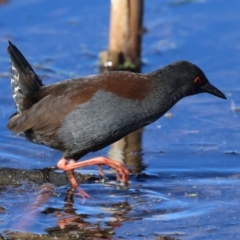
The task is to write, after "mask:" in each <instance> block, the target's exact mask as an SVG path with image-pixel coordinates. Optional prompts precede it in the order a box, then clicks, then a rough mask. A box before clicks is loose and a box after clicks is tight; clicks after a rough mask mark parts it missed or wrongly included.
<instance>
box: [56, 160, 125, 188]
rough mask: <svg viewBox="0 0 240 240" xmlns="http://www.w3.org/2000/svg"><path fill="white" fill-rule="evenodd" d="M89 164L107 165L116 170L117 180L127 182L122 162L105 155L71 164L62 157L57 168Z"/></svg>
mask: <svg viewBox="0 0 240 240" xmlns="http://www.w3.org/2000/svg"><path fill="white" fill-rule="evenodd" d="M91 165H107V166H109V167H111V168H113V169H115V170H116V174H117V181H120V180H122V181H123V182H124V183H126V184H127V183H128V177H129V171H128V169H127V168H125V167H124V166H123V164H122V163H120V162H117V161H114V160H111V159H108V158H105V157H96V158H92V159H89V160H85V161H83V162H78V163H71V164H68V163H67V159H65V158H62V159H60V160H59V162H58V163H57V166H58V168H59V169H62V170H65V171H68V170H73V169H76V168H81V167H85V166H91Z"/></svg>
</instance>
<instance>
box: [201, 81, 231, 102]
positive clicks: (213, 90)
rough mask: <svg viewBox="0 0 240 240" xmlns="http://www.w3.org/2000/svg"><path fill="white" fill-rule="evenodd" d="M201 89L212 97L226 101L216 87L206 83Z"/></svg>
mask: <svg viewBox="0 0 240 240" xmlns="http://www.w3.org/2000/svg"><path fill="white" fill-rule="evenodd" d="M202 89H203V91H204V92H207V93H210V94H212V95H214V96H217V97H220V98H223V99H227V98H226V96H225V95H224V94H223V93H222V92H221V91H220V90H218V89H217V88H216V87H214V86H213V85H212V84H211V83H207V84H206V85H204V87H203V88H202Z"/></svg>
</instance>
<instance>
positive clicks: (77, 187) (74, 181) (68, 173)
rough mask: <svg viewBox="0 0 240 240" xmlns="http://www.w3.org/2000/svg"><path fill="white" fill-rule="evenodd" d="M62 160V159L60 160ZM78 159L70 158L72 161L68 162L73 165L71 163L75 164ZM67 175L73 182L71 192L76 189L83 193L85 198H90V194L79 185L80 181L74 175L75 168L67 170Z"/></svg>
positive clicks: (82, 195)
mask: <svg viewBox="0 0 240 240" xmlns="http://www.w3.org/2000/svg"><path fill="white" fill-rule="evenodd" d="M60 161H61V160H60ZM75 163H76V161H75V160H73V159H72V160H70V162H69V163H68V165H71V164H75ZM67 176H68V180H69V181H70V183H71V192H74V191H75V190H76V189H77V190H78V193H79V194H80V195H81V197H82V198H83V199H86V198H89V197H90V196H89V195H88V194H87V193H86V192H85V191H84V190H83V189H81V188H80V187H79V186H78V182H77V180H76V178H75V176H74V171H73V170H69V171H67Z"/></svg>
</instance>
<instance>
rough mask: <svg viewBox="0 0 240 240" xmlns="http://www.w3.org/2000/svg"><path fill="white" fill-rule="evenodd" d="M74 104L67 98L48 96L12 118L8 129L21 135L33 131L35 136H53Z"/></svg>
mask: <svg viewBox="0 0 240 240" xmlns="http://www.w3.org/2000/svg"><path fill="white" fill-rule="evenodd" d="M73 107H75V106H74V104H73V103H72V101H71V100H70V99H69V98H67V97H66V96H65V97H64V96H58V97H54V96H51V95H49V96H46V97H45V98H43V99H42V100H41V101H39V102H38V103H36V104H34V105H33V106H32V107H31V108H30V109H28V110H27V111H25V112H23V113H22V114H17V115H15V116H13V117H12V118H10V120H9V122H8V128H9V129H10V130H11V131H13V132H15V133H20V132H24V131H27V130H29V129H32V130H33V131H34V132H35V134H40V135H46V136H48V135H52V134H54V133H55V132H56V131H57V129H58V128H60V127H61V123H62V120H63V118H64V117H65V116H66V115H67V114H68V112H69V111H71V110H70V109H73Z"/></svg>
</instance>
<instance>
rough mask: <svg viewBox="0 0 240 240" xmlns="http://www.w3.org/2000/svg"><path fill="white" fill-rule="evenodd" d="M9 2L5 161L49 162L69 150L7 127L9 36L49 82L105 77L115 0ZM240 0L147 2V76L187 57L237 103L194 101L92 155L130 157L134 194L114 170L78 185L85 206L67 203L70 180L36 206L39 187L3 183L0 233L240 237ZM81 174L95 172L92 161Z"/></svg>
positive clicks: (3, 70)
mask: <svg viewBox="0 0 240 240" xmlns="http://www.w3.org/2000/svg"><path fill="white" fill-rule="evenodd" d="M1 2H6V4H3V5H1V6H0V16H1V17H0V29H1V34H0V89H1V95H0V131H1V136H0V142H1V145H0V150H1V156H0V164H1V168H3V167H11V168H21V169H39V168H45V167H49V166H52V165H55V164H56V162H57V160H58V159H59V158H60V157H61V154H60V153H58V152H56V151H53V150H50V149H49V148H46V147H44V146H38V145H34V144H32V143H29V142H27V141H26V140H24V139H22V138H21V137H20V136H14V135H13V134H12V133H10V132H9V131H8V130H7V129H6V122H7V120H8V117H9V116H10V115H11V114H12V113H13V111H14V106H13V100H12V96H11V88H10V83H9V73H8V69H9V59H8V56H7V54H6V47H7V40H11V41H13V42H14V43H16V45H17V46H19V47H20V49H22V50H23V52H24V54H25V55H26V56H27V57H28V59H29V61H30V62H31V63H32V64H33V67H34V68H35V69H36V71H37V73H38V74H39V75H41V76H42V78H43V82H44V83H46V84H49V83H51V82H55V81H59V80H62V79H66V78H71V77H73V76H83V75H87V74H93V73H97V72H98V70H97V68H96V65H97V64H96V62H97V59H98V52H99V51H100V50H102V48H104V46H106V45H107V41H108V18H109V1H108V0H105V1H101V3H100V1H97V0H94V1H89V2H87V3H85V2H80V1H76V0H75V1H72V2H71V5H70V4H69V3H68V2H67V1H66V0H62V1H58V2H57V3H55V4H54V5H53V4H52V3H50V2H49V1H45V0H44V1H27V0H24V1H17V0H15V1H9V2H7V1H1ZM239 4H240V3H239V2H238V1H237V0H233V1H232V2H231V4H230V3H228V2H227V1H224V0H220V2H219V3H218V5H217V6H216V3H214V1H169V0H165V1H161V5H160V3H159V1H157V0H152V1H151V3H150V2H148V1H146V2H145V26H146V28H147V34H146V36H144V42H143V64H144V65H143V72H149V71H152V70H156V69H157V68H159V67H160V66H162V65H165V64H168V63H169V62H172V61H174V60H178V59H187V60H190V61H193V62H195V63H196V64H197V65H200V66H201V68H202V69H204V71H205V72H206V75H207V76H208V78H209V79H210V80H211V82H212V83H213V84H214V85H216V86H217V87H218V88H219V89H221V90H222V91H223V92H224V93H226V94H227V96H228V99H230V101H221V100H219V99H217V98H214V97H212V96H208V95H205V94H202V95H199V96H193V97H190V98H186V99H184V100H182V101H181V102H180V103H178V104H177V106H175V107H174V108H173V109H171V110H170V114H168V115H166V116H165V117H162V118H161V119H160V120H158V121H156V122H154V123H152V124H151V125H150V126H148V127H146V128H145V129H144V131H139V132H136V133H135V136H134V137H133V138H131V137H129V139H128V141H125V142H124V141H123V142H118V143H116V144H114V145H113V146H112V147H111V148H106V149H103V150H100V151H99V152H98V153H91V154H88V155H87V156H86V158H88V157H93V156H96V155H109V156H114V158H116V159H118V160H121V161H123V162H125V164H126V165H128V167H129V168H130V169H131V172H132V175H131V177H130V186H129V188H128V189H124V188H122V187H119V186H118V185H116V183H115V179H114V173H113V172H112V171H111V170H109V169H106V171H105V172H106V175H107V177H108V178H109V179H108V180H107V181H106V182H102V181H99V180H96V179H95V180H94V181H88V182H87V183H84V184H82V185H81V187H82V188H83V189H84V190H85V191H87V192H88V194H89V195H90V196H91V198H89V199H87V200H86V201H85V202H84V203H83V201H82V199H81V197H80V196H78V195H74V196H70V197H69V196H67V199H68V201H65V200H66V194H67V190H68V186H61V187H58V188H57V189H56V191H54V192H53V194H52V195H51V196H50V197H49V198H48V200H47V201H46V202H45V203H44V204H42V205H40V206H39V207H38V208H37V210H34V211H33V210H31V209H30V210H29V208H28V205H29V203H30V202H31V199H33V198H34V197H36V191H37V189H38V187H39V186H38V185H37V184H33V183H29V182H26V181H25V182H22V183H21V184H19V185H11V186H6V185H2V186H0V234H1V235H2V236H4V237H6V238H9V239H27V238H35V239H37V238H40V237H41V239H45V238H46V239H56V238H59V239H61V238H66V236H67V237H68V239H76V238H80V239H214V238H216V239H237V238H239V222H240V218H239V216H240V214H239V213H240V210H239V209H240V208H239V197H240V190H239V189H240V188H239V184H240V182H239V173H240V162H239V152H240V148H239V138H240V136H239V129H240V126H239V125H240V124H239V123H240V115H239V112H238V111H237V109H238V106H239V105H240V97H239V96H240V95H239V89H240V88H239V71H238V64H236V63H238V62H240V59H239V53H238V51H239V49H240V48H239V46H240V45H239V42H240V34H239V33H238V28H239V27H238V26H239V24H240V15H239V14H238V9H239ZM96 16H97V18H96ZM93 26H94V31H93ZM96 40H97V41H96ZM214 81H215V82H214ZM231 102H232V105H231ZM233 103H234V104H233ZM231 106H232V107H231ZM136 139H139V141H136ZM136 143H138V144H136ZM81 172H82V173H88V174H89V173H92V174H94V175H97V171H96V169H95V168H94V167H89V168H86V169H83V170H81ZM33 216H34V217H33ZM1 235H0V236H1Z"/></svg>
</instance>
